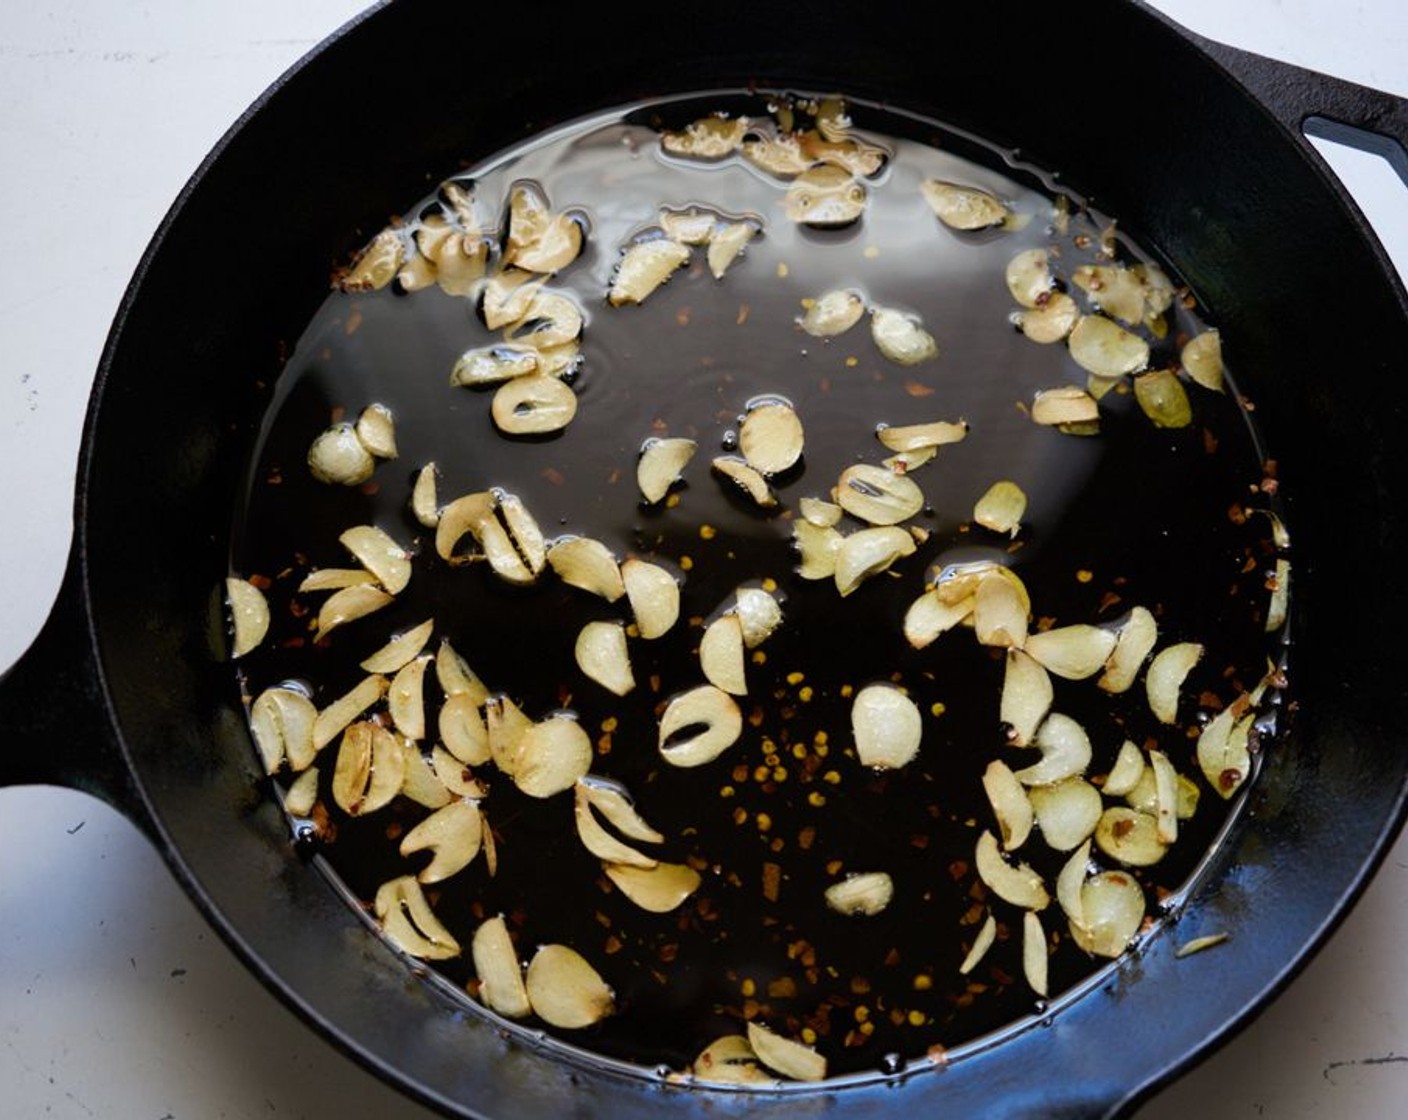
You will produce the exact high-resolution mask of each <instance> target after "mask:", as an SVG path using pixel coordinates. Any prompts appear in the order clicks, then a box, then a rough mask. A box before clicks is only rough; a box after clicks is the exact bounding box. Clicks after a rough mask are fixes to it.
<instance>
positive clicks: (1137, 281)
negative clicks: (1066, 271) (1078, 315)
mask: <svg viewBox="0 0 1408 1120" xmlns="http://www.w3.org/2000/svg"><path fill="white" fill-rule="evenodd" d="M1071 282H1072V283H1073V284H1075V286H1076V287H1078V288H1079V289H1080V290H1081V291H1083V292H1084V293H1085V294H1086V295H1087V296H1088V297H1089V298H1090V299H1091V301H1092V302H1093V303H1094V304H1095V306H1096V307H1098V308H1099V309H1100V310H1101V311H1103V312H1104V313H1105V314H1106V315H1110V316H1112V317H1113V318H1116V319H1118V320H1119V321H1120V322H1122V323H1128V324H1131V325H1134V324H1138V323H1142V322H1143V321H1144V282H1143V280H1142V279H1141V278H1140V275H1139V274H1138V273H1137V272H1135V271H1134V270H1133V269H1130V268H1124V267H1123V266H1121V265H1108V264H1083V265H1081V266H1080V267H1079V268H1077V269H1076V270H1075V271H1074V272H1072V273H1071Z"/></svg>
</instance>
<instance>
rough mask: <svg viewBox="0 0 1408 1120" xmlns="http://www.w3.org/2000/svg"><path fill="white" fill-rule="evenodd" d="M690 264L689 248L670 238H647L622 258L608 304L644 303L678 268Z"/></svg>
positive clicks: (616, 305) (627, 251) (641, 240)
mask: <svg viewBox="0 0 1408 1120" xmlns="http://www.w3.org/2000/svg"><path fill="white" fill-rule="evenodd" d="M688 260H689V246H687V245H681V244H680V243H679V242H678V241H672V240H671V239H670V238H668V237H644V238H641V239H640V240H637V241H635V242H633V243H632V244H631V245H630V246H629V247H628V248H627V249H626V251H625V252H624V253H623V254H622V255H621V260H620V262H619V263H618V264H617V265H616V275H615V276H614V277H613V278H612V281H611V290H610V291H609V292H608V293H607V296H606V298H607V301H608V302H609V303H610V304H611V306H612V307H620V306H621V305H622V304H626V303H644V302H645V300H646V299H647V297H649V296H650V295H651V293H652V292H654V291H655V289H656V288H658V287H660V285H661V284H663V283H665V281H666V280H668V279H669V278H670V277H671V276H672V275H673V274H674V272H675V270H676V269H677V268H679V267H680V266H681V265H683V264H684V263H685V262H686V261H688Z"/></svg>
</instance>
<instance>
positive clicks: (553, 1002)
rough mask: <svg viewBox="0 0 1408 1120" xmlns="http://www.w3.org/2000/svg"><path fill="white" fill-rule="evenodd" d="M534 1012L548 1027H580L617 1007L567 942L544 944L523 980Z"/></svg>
mask: <svg viewBox="0 0 1408 1120" xmlns="http://www.w3.org/2000/svg"><path fill="white" fill-rule="evenodd" d="M524 984H525V986H526V988H527V991H528V1002H529V1003H530V1004H531V1005H532V1007H533V1013H534V1014H535V1015H537V1016H538V1018H540V1019H542V1020H543V1021H544V1022H545V1023H547V1024H548V1025H549V1026H554V1027H559V1028H561V1029H562V1030H581V1029H582V1028H584V1027H590V1026H591V1025H592V1024H594V1023H599V1022H601V1020H602V1019H605V1018H606V1017H607V1016H608V1015H610V1014H611V1013H612V1012H614V1011H615V1010H616V1004H615V997H614V995H613V994H612V992H611V989H610V988H609V987H608V986H607V984H606V981H605V980H603V979H602V978H601V974H600V973H598V972H597V970H596V969H594V968H593V967H592V966H591V965H590V964H588V963H587V961H586V958H585V957H583V956H582V955H581V954H580V953H578V952H577V951H576V950H575V949H570V948H568V947H567V946H566V945H544V946H542V947H541V948H540V949H539V950H538V951H537V952H536V953H535V954H534V955H533V959H532V960H531V961H530V962H529V964H528V974H527V976H526V977H525V979H524Z"/></svg>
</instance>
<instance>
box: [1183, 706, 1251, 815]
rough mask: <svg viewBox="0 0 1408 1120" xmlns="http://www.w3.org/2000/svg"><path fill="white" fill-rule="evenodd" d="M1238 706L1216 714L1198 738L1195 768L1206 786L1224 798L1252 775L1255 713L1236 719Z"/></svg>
mask: <svg viewBox="0 0 1408 1120" xmlns="http://www.w3.org/2000/svg"><path fill="white" fill-rule="evenodd" d="M1237 710H1238V709H1237V705H1232V706H1231V707H1227V708H1224V709H1223V710H1222V711H1220V712H1218V713H1217V715H1216V716H1214V717H1213V718H1212V719H1211V720H1209V721H1208V725H1207V726H1206V727H1205V728H1203V731H1202V734H1200V735H1199V736H1198V749H1197V754H1198V766H1199V768H1200V769H1201V770H1202V772H1203V777H1205V778H1206V779H1207V780H1208V784H1209V785H1210V786H1212V788H1213V789H1215V790H1217V792H1218V795H1219V796H1220V797H1222V798H1224V799H1226V798H1230V797H1231V796H1232V795H1233V794H1234V793H1236V792H1237V790H1238V789H1239V788H1241V785H1242V783H1243V782H1245V781H1246V780H1247V778H1248V777H1250V776H1251V769H1252V757H1251V729H1252V725H1253V722H1254V720H1255V714H1254V713H1248V714H1247V715H1244V716H1241V717H1239V716H1238V715H1237Z"/></svg>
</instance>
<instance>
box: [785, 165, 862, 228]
mask: <svg viewBox="0 0 1408 1120" xmlns="http://www.w3.org/2000/svg"><path fill="white" fill-rule="evenodd" d="M866 200H867V195H866V190H865V187H864V185H862V184H861V183H860V182H859V181H858V180H857V179H856V178H855V177H854V176H853V175H852V174H851V173H850V171H848V170H846V169H845V168H844V167H840V166H838V165H837V164H834V163H822V164H817V165H815V166H813V167H808V168H807V169H806V170H805V171H803V172H802V173H801V174H800V175H798V176H797V177H796V178H795V179H793V180H792V184H791V185H790V186H789V187H788V188H787V195H786V197H785V198H784V199H783V202H782V208H783V211H784V213H786V215H787V217H788V218H790V219H791V220H792V221H794V222H796V223H798V224H799V225H806V226H813V227H816V228H818V229H832V228H835V227H837V226H848V225H850V224H851V223H852V222H854V221H855V220H856V219H857V218H859V217H860V216H861V215H862V214H863V213H865V204H866Z"/></svg>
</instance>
